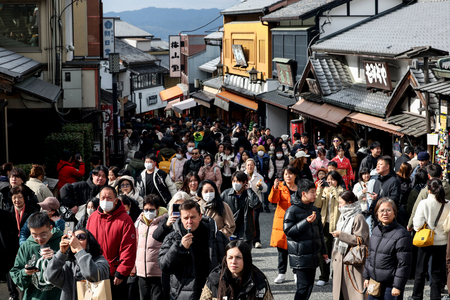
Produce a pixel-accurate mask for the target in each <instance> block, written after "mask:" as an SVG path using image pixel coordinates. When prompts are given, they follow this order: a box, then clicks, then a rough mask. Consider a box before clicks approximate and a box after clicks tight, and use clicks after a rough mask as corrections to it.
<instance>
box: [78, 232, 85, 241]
mask: <svg viewBox="0 0 450 300" xmlns="http://www.w3.org/2000/svg"><path fill="white" fill-rule="evenodd" d="M76 237H77V239H78V240H79V241H85V240H86V239H87V234H86V233H80V234H79V235H77V236H76Z"/></svg>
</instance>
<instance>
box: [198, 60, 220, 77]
mask: <svg viewBox="0 0 450 300" xmlns="http://www.w3.org/2000/svg"><path fill="white" fill-rule="evenodd" d="M219 62H220V56H219V57H217V58H214V59H213V60H210V61H208V62H206V63H204V64H203V65H201V66H200V67H198V68H199V69H200V70H202V71H205V72H208V73H214V72H215V71H216V70H217V67H216V65H217V64H218V63H219Z"/></svg>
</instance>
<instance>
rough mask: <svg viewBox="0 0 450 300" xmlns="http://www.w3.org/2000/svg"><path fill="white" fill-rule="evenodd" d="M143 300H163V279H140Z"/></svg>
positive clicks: (140, 291)
mask: <svg viewBox="0 0 450 300" xmlns="http://www.w3.org/2000/svg"><path fill="white" fill-rule="evenodd" d="M139 293H140V295H141V300H146V299H152V300H163V299H164V294H163V290H162V283H161V277H139Z"/></svg>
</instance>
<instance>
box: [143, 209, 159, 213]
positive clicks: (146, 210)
mask: <svg viewBox="0 0 450 300" xmlns="http://www.w3.org/2000/svg"><path fill="white" fill-rule="evenodd" d="M155 211H156V209H144V212H151V213H152V212H155Z"/></svg>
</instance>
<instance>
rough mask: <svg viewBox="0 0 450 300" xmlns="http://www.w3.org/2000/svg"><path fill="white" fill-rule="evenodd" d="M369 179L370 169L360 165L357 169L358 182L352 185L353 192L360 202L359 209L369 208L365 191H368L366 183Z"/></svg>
mask: <svg viewBox="0 0 450 300" xmlns="http://www.w3.org/2000/svg"><path fill="white" fill-rule="evenodd" d="M369 180H370V171H369V169H368V168H366V167H362V168H361V170H360V171H359V178H358V182H357V183H355V185H354V186H353V193H354V194H355V196H356V197H357V198H358V201H359V202H360V204H361V209H362V210H363V211H364V210H368V209H369V205H370V203H369V204H368V203H367V200H368V199H367V193H368V190H367V188H368V184H369Z"/></svg>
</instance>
